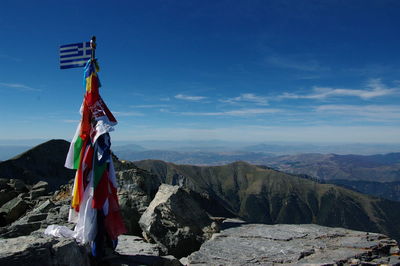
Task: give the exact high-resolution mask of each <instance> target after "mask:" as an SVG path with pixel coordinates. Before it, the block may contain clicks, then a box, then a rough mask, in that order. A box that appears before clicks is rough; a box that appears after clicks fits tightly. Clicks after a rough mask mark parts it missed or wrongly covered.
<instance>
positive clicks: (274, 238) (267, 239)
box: [181, 224, 400, 265]
mask: <svg viewBox="0 0 400 266" xmlns="http://www.w3.org/2000/svg"><path fill="white" fill-rule="evenodd" d="M398 252H399V251H398V245H397V242H396V241H395V240H391V239H389V238H388V237H386V236H385V235H382V234H375V233H366V232H360V231H353V230H347V229H342V228H330V227H323V226H319V225H313V224H304V225H285V224H278V225H263V224H244V225H243V224H242V225H238V226H237V227H231V228H228V229H225V230H223V231H221V232H220V233H218V234H214V236H213V237H212V239H210V240H208V241H207V242H205V243H204V244H203V245H202V246H201V248H200V250H199V251H197V252H194V253H192V254H191V255H190V256H189V257H187V258H186V259H185V260H184V261H185V262H186V263H185V264H188V265H272V264H276V263H284V264H316V265H337V264H339V265H342V264H356V265H357V264H363V263H364V264H372V265H374V264H381V263H384V264H390V265H395V264H397V263H400V261H399V253H398ZM181 261H182V260H181ZM364 264H363V265H364Z"/></svg>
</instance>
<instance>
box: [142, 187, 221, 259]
mask: <svg viewBox="0 0 400 266" xmlns="http://www.w3.org/2000/svg"><path fill="white" fill-rule="evenodd" d="M212 223H213V222H212V220H211V219H210V218H209V216H208V215H207V213H206V212H205V211H204V210H203V209H201V208H200V206H199V205H198V203H197V202H196V201H194V200H193V199H192V198H191V197H190V195H189V193H188V192H186V191H185V190H184V189H182V188H180V187H179V186H170V185H166V184H162V185H161V186H160V187H159V190H158V192H157V194H156V196H155V197H154V199H153V201H152V202H151V203H150V205H149V207H148V208H147V210H146V211H145V212H144V213H143V215H142V217H141V218H140V221H139V224H140V227H141V228H142V230H143V232H144V233H145V235H146V237H147V238H150V239H152V240H153V241H155V242H156V243H157V244H159V245H160V247H161V248H162V250H163V252H164V253H166V254H172V255H174V256H175V257H177V258H181V257H184V256H187V255H188V254H190V253H192V252H193V251H195V250H198V249H199V248H200V245H201V244H202V243H203V242H204V241H205V240H206V239H207V238H208V237H209V236H210V235H211V234H212V233H213V229H212V228H211V224H212Z"/></svg>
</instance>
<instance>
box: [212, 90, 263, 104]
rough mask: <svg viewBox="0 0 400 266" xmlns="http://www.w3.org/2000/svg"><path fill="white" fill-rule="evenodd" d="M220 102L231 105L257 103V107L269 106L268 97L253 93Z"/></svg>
mask: <svg viewBox="0 0 400 266" xmlns="http://www.w3.org/2000/svg"><path fill="white" fill-rule="evenodd" d="M220 101H221V102H224V103H231V104H237V103H241V102H250V103H255V104H257V105H268V100H267V97H264V96H258V95H255V94H253V93H242V94H240V96H238V97H234V98H228V99H226V100H220Z"/></svg>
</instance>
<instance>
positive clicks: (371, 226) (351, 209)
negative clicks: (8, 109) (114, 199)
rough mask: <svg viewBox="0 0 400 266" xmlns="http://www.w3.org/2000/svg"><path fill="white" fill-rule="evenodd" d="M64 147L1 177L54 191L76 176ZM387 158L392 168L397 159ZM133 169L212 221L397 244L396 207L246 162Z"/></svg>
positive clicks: (16, 164)
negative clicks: (189, 195)
mask: <svg viewBox="0 0 400 266" xmlns="http://www.w3.org/2000/svg"><path fill="white" fill-rule="evenodd" d="M68 147H69V143H68V142H67V141H64V140H51V141H48V142H46V143H43V144H40V145H38V146H36V147H34V148H32V149H30V150H28V151H26V152H24V153H22V154H20V155H19V156H16V157H14V158H12V159H9V160H7V161H4V162H1V163H0V177H5V178H17V179H23V180H24V181H25V182H26V183H28V184H34V183H36V182H37V181H39V180H44V181H47V182H48V183H49V185H50V187H51V188H52V189H53V190H54V189H56V188H57V186H59V185H62V184H65V183H68V181H69V180H71V179H72V178H73V176H74V171H71V170H69V169H65V168H64V166H63V165H64V161H65V156H66V154H67V151H68ZM385 158H386V157H384V158H383V159H382V158H381V159H382V160H383V162H381V164H382V163H383V164H385V163H384V162H385V160H386V159H385ZM391 158H392V159H393V158H394V159H393V163H396V159H395V158H396V156H394V157H391ZM134 164H135V165H136V166H137V167H139V168H141V169H144V170H145V171H147V172H149V173H150V174H155V175H158V176H159V177H160V179H161V180H163V182H165V183H168V184H174V185H181V186H183V187H186V188H188V189H190V190H191V191H193V193H194V194H193V197H194V198H195V199H196V200H197V201H198V202H199V203H200V204H202V206H203V207H204V208H205V209H206V210H208V211H209V213H211V214H212V215H215V216H225V217H226V216H238V217H240V218H242V219H245V220H246V221H249V222H257V223H267V224H274V223H317V224H321V225H327V226H336V227H345V228H351V229H357V230H363V231H373V232H381V233H385V234H387V235H389V236H391V237H393V238H396V239H398V240H400V203H399V202H394V201H389V200H385V199H380V198H376V197H371V196H367V195H365V194H361V193H358V192H355V191H352V190H349V189H345V188H342V187H339V186H335V185H332V184H320V183H317V182H314V181H312V180H310V179H307V178H300V177H298V176H295V175H291V174H286V173H283V172H280V171H277V170H273V169H271V168H268V167H265V166H261V167H260V166H256V165H252V164H249V163H245V162H235V163H231V164H227V165H223V166H202V167H200V166H194V165H177V164H173V163H166V162H163V161H158V160H145V161H138V162H135V163H134ZM121 165H125V167H128V168H129V165H133V164H132V163H128V164H126V163H125V164H124V163H121V162H116V166H117V170H118V169H119V168H120V166H121ZM374 166H376V167H378V166H381V165H374Z"/></svg>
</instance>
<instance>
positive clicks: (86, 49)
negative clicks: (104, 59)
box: [60, 42, 92, 69]
mask: <svg viewBox="0 0 400 266" xmlns="http://www.w3.org/2000/svg"><path fill="white" fill-rule="evenodd" d="M91 54H92V48H90V42H81V43H74V44H66V45H61V46H60V68H61V69H66V68H73V67H84V66H85V64H86V62H87V61H88V60H89V59H90V57H91Z"/></svg>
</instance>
